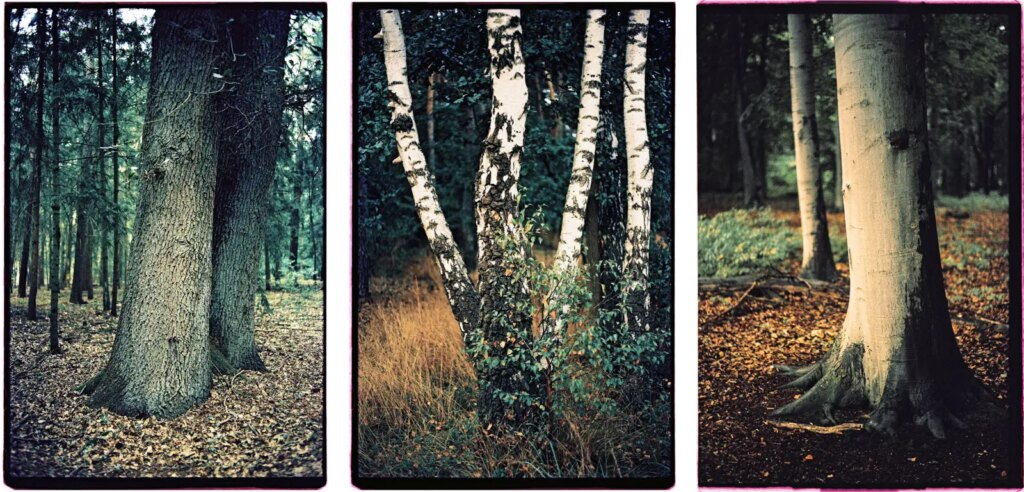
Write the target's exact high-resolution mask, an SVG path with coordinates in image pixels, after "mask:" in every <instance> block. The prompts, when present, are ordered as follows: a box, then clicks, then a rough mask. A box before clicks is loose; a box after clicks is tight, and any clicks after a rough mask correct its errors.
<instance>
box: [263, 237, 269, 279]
mask: <svg viewBox="0 0 1024 492" xmlns="http://www.w3.org/2000/svg"><path fill="white" fill-rule="evenodd" d="M269 243H270V241H269V240H267V233H266V231H264V232H263V291H264V292H270V246H269Z"/></svg>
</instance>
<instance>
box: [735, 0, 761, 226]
mask: <svg viewBox="0 0 1024 492" xmlns="http://www.w3.org/2000/svg"><path fill="white" fill-rule="evenodd" d="M733 29H734V30H733V36H732V38H733V42H734V43H735V47H734V49H735V50H736V60H735V65H734V67H733V72H732V85H733V90H734V91H735V94H734V97H735V100H736V104H735V108H734V109H735V118H736V137H737V142H739V149H740V171H741V172H742V174H743V206H744V207H759V206H761V205H764V204H763V203H761V200H760V199H759V195H758V193H757V169H756V166H755V164H754V157H753V156H752V155H751V150H750V139H749V138H748V137H747V127H746V120H747V116H748V109H749V108H748V107H747V98H746V93H745V92H744V90H745V89H744V86H743V78H744V77H743V74H744V72H746V70H747V61H746V59H747V52H746V48H745V46H746V36H744V34H743V25H742V23H741V22H740V20H739V19H736V20H735V21H734V26H733Z"/></svg>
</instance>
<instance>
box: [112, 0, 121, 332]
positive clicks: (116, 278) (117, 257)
mask: <svg viewBox="0 0 1024 492" xmlns="http://www.w3.org/2000/svg"><path fill="white" fill-rule="evenodd" d="M111 12H112V13H113V16H112V20H113V26H111V37H112V38H113V41H114V42H113V44H112V46H113V47H112V48H111V50H110V52H111V57H112V58H113V60H112V63H111V67H112V70H113V72H114V93H113V94H112V95H111V96H110V113H111V114H110V119H111V123H113V125H114V142H113V155H112V157H113V166H112V168H113V170H114V217H113V219H114V227H113V229H114V248H113V249H114V262H113V268H114V272H113V282H112V285H111V286H110V315H111V316H117V294H118V289H119V288H120V287H121V205H120V198H121V197H120V187H121V182H120V176H121V165H120V163H119V162H118V158H119V157H120V153H121V147H120V139H121V123H120V121H118V115H117V109H118V105H119V103H120V97H121V92H120V85H119V81H118V80H117V29H118V18H117V12H118V9H116V8H115V9H112V10H111Z"/></svg>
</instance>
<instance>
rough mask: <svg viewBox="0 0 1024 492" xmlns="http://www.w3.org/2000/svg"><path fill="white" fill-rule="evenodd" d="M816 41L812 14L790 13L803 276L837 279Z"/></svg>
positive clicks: (790, 63)
mask: <svg viewBox="0 0 1024 492" xmlns="http://www.w3.org/2000/svg"><path fill="white" fill-rule="evenodd" d="M813 50H814V45H813V44H811V16H810V15H807V14H789V80H790V83H789V85H790V91H791V103H792V107H793V149H794V150H795V152H796V191H797V197H798V200H799V203H800V230H801V232H802V236H803V261H802V262H801V266H800V277H801V278H806V279H814V280H834V279H835V278H836V266H835V263H834V260H833V259H832V245H831V243H830V242H829V238H828V216H826V215H825V193H824V191H822V184H821V167H820V166H819V165H818V121H817V118H816V116H815V114H814V52H813Z"/></svg>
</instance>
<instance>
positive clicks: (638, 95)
mask: <svg viewBox="0 0 1024 492" xmlns="http://www.w3.org/2000/svg"><path fill="white" fill-rule="evenodd" d="M649 17H650V11H649V10H634V11H632V12H630V17H629V34H628V36H629V38H628V42H627V44H626V74H625V83H626V85H625V87H626V88H625V90H624V91H623V92H624V100H623V110H624V112H623V122H624V124H625V127H626V162H627V168H628V170H629V172H628V175H627V185H626V190H627V191H626V254H625V258H624V259H623V272H624V274H625V279H624V280H625V283H624V285H625V289H624V292H623V297H624V300H625V303H626V326H628V327H629V329H630V331H633V332H641V331H649V330H650V329H651V326H650V321H649V319H648V310H649V309H650V304H651V298H650V294H649V293H648V291H647V284H648V278H647V276H648V258H649V256H650V240H651V188H652V186H653V183H654V169H653V168H652V167H651V158H650V146H649V145H648V140H647V111H646V107H645V104H644V97H645V85H646V80H645V74H646V65H647V25H648V18H649Z"/></svg>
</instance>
